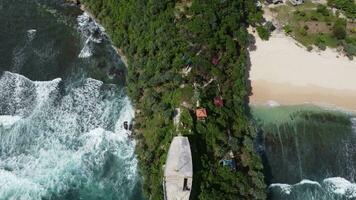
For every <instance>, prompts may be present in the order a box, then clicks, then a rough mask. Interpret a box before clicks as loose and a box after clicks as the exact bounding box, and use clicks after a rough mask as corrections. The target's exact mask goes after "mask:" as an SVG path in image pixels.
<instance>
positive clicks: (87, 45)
mask: <svg viewBox="0 0 356 200" xmlns="http://www.w3.org/2000/svg"><path fill="white" fill-rule="evenodd" d="M92 55H93V53H92V49H91V47H90V37H89V38H88V39H87V41H86V42H85V44H84V47H83V49H82V50H81V51H80V53H79V55H78V57H79V58H88V57H90V56H92Z"/></svg>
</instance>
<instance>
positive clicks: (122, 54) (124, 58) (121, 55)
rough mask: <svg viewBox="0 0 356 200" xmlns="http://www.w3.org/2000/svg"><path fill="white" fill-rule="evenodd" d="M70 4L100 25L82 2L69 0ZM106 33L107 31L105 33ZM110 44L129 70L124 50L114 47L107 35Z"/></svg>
mask: <svg viewBox="0 0 356 200" xmlns="http://www.w3.org/2000/svg"><path fill="white" fill-rule="evenodd" d="M68 1H69V2H70V3H73V4H75V5H76V6H77V7H78V8H79V9H80V10H81V11H83V12H85V13H87V14H88V15H89V17H90V18H91V19H92V20H94V21H95V23H97V24H100V25H101V23H100V22H99V20H98V19H97V18H96V17H95V16H94V15H93V14H92V12H91V11H90V9H89V8H87V7H86V6H85V5H84V4H83V3H82V2H80V1H79V0H68ZM105 32H106V31H105ZM107 36H108V38H109V40H110V43H111V44H112V47H113V49H114V50H115V52H116V53H117V55H119V56H120V60H121V61H122V62H123V63H124V65H125V67H126V68H128V59H127V57H126V56H125V54H124V53H123V51H122V49H120V48H118V47H116V46H115V45H114V43H113V42H112V40H111V38H110V35H109V34H107Z"/></svg>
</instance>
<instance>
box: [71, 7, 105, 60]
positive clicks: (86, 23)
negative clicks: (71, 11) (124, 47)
mask: <svg viewBox="0 0 356 200" xmlns="http://www.w3.org/2000/svg"><path fill="white" fill-rule="evenodd" d="M77 22H78V30H79V32H80V33H81V34H82V35H83V36H84V38H85V43H84V47H83V49H82V50H81V52H80V54H79V56H78V57H79V58H88V57H90V56H92V55H93V51H94V50H93V49H94V47H93V45H94V44H100V43H102V41H103V39H107V38H108V37H107V35H106V33H105V29H104V27H103V26H101V25H100V24H98V23H96V22H95V20H93V19H92V18H91V17H90V15H89V14H88V13H87V12H84V13H83V14H82V15H79V16H78V17H77Z"/></svg>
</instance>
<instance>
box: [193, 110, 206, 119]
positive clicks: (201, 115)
mask: <svg viewBox="0 0 356 200" xmlns="http://www.w3.org/2000/svg"><path fill="white" fill-rule="evenodd" d="M196 115H197V117H198V118H206V117H208V114H207V113H206V109H205V108H199V109H197V110H196Z"/></svg>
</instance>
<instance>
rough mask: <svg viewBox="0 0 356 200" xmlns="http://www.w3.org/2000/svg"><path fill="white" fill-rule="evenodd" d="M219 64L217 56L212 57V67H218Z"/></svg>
mask: <svg viewBox="0 0 356 200" xmlns="http://www.w3.org/2000/svg"><path fill="white" fill-rule="evenodd" d="M219 62H220V58H219V57H218V56H214V57H213V58H212V60H211V63H213V65H215V66H216V65H218V64H219Z"/></svg>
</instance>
